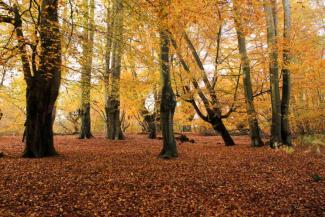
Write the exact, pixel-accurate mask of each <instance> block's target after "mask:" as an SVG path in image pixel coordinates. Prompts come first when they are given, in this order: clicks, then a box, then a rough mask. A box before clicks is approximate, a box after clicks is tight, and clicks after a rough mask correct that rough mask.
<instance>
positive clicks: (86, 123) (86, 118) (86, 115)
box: [79, 0, 95, 139]
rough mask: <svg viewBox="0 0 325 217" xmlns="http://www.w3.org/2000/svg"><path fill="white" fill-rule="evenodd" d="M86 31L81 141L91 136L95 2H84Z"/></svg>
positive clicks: (83, 61) (84, 31)
mask: <svg viewBox="0 0 325 217" xmlns="http://www.w3.org/2000/svg"><path fill="white" fill-rule="evenodd" d="M83 6H84V13H85V14H84V18H83V19H84V23H83V26H84V29H83V34H84V38H83V60H82V71H81V91H82V93H81V128H80V135H79V138H80V139H89V138H91V137H92V134H91V118H90V89H91V69H92V53H93V43H94V10H95V2H94V0H90V2H88V0H84V1H83Z"/></svg>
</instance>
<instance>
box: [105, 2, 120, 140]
mask: <svg viewBox="0 0 325 217" xmlns="http://www.w3.org/2000/svg"><path fill="white" fill-rule="evenodd" d="M113 15H114V21H113V38H112V39H113V41H112V76H111V89H110V93H109V99H107V111H106V113H107V119H108V120H107V121H108V128H107V138H108V139H114V140H120V139H123V138H124V136H123V132H122V130H121V120H120V77H121V62H122V51H123V16H124V14H123V0H115V1H114V2H113Z"/></svg>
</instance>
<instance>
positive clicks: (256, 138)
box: [234, 1, 263, 147]
mask: <svg viewBox="0 0 325 217" xmlns="http://www.w3.org/2000/svg"><path fill="white" fill-rule="evenodd" d="M234 10H235V12H236V14H235V23H236V31H237V39H238V49H239V53H240V56H241V62H242V65H243V84H244V94H245V100H246V110H247V116H248V125H249V130H250V138H251V145H252V146H253V147H261V146H263V141H262V139H261V136H260V129H259V126H258V119H257V113H256V111H255V107H254V101H253V100H254V98H253V89H252V83H251V70H250V61H249V58H248V54H247V49H246V39H245V35H244V33H243V29H242V28H243V27H242V25H243V24H242V19H241V15H240V11H239V8H238V5H237V2H236V1H234Z"/></svg>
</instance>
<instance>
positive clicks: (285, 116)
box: [281, 0, 292, 146]
mask: <svg viewBox="0 0 325 217" xmlns="http://www.w3.org/2000/svg"><path fill="white" fill-rule="evenodd" d="M282 3H283V10H284V31H283V38H284V43H285V44H284V49H283V67H282V75H283V87H282V101H281V136H282V143H283V144H285V145H288V146H291V145H292V141H291V130H290V123H289V105H290V93H291V76H290V69H289V66H288V65H289V64H290V59H291V56H290V50H289V45H288V43H289V42H290V34H291V9H290V1H289V0H282Z"/></svg>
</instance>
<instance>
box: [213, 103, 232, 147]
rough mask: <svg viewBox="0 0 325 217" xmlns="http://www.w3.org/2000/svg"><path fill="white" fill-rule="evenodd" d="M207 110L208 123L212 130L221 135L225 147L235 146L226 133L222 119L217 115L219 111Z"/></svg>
mask: <svg viewBox="0 0 325 217" xmlns="http://www.w3.org/2000/svg"><path fill="white" fill-rule="evenodd" d="M207 110H208V114H209V118H208V122H209V123H210V124H211V125H212V127H213V129H214V130H215V131H216V132H218V133H219V134H220V135H221V137H222V139H223V141H224V143H225V146H233V145H235V142H234V140H233V139H232V137H231V135H230V133H229V132H228V130H227V128H226V126H225V125H224V123H223V121H222V118H221V117H220V115H219V114H218V113H219V111H213V110H210V109H207Z"/></svg>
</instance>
